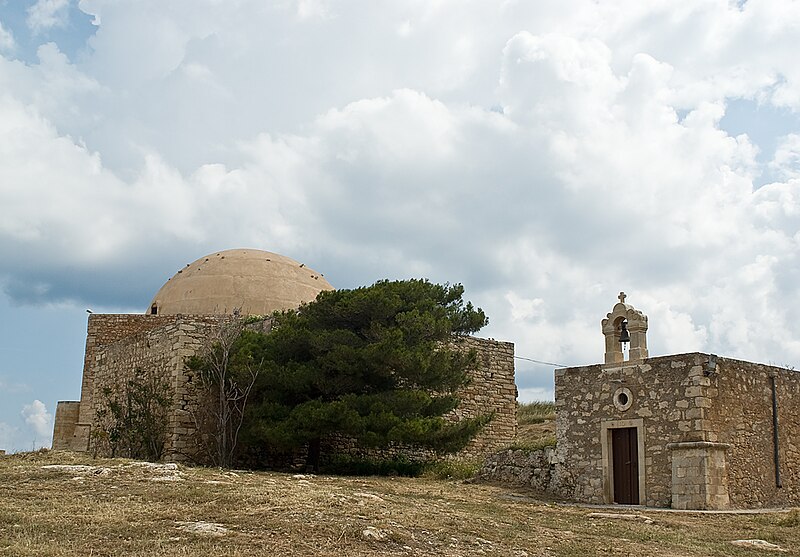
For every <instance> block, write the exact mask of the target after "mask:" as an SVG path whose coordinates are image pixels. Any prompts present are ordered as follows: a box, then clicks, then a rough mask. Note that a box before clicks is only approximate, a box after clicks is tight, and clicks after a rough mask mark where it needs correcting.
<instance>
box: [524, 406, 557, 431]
mask: <svg viewBox="0 0 800 557" xmlns="http://www.w3.org/2000/svg"><path fill="white" fill-rule="evenodd" d="M555 419H556V405H555V403H553V402H549V401H543V400H540V401H536V402H523V403H520V404H519V405H517V422H518V423H519V425H529V424H540V423H542V422H546V421H550V420H555Z"/></svg>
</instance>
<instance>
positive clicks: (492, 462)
mask: <svg viewBox="0 0 800 557" xmlns="http://www.w3.org/2000/svg"><path fill="white" fill-rule="evenodd" d="M557 462H558V457H557V454H556V448H555V447H544V448H542V449H538V450H528V449H503V450H501V451H498V452H496V453H494V454H491V455H489V456H488V457H487V458H486V460H485V461H484V463H483V466H482V467H481V469H480V470H479V471H478V474H477V479H479V480H485V481H494V482H501V483H506V484H512V485H522V486H525V487H530V488H531V489H534V490H536V491H539V492H542V493H546V494H548V495H550V496H552V495H556V496H558V495H560V494H561V493H562V492H563V480H562V479H561V477H560V476H559V473H560V471H561V470H562V469H563V468H562V467H559V466H557Z"/></svg>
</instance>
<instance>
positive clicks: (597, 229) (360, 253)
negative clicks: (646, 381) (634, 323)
mask: <svg viewBox="0 0 800 557" xmlns="http://www.w3.org/2000/svg"><path fill="white" fill-rule="evenodd" d="M37 5H39V4H37ZM42 5H43V6H44V4H42ZM52 5H55V4H52ZM80 6H81V7H82V8H83V9H85V10H86V11H88V12H92V13H93V14H94V15H95V16H96V18H97V21H102V24H101V25H100V27H99V28H98V31H97V34H96V35H95V36H94V37H93V38H92V39H91V41H90V42H91V44H90V46H91V48H90V49H89V50H88V51H87V53H86V55H85V57H84V58H82V59H80V60H77V61H70V60H68V59H67V58H66V57H65V56H64V55H63V54H62V53H61V51H60V50H59V49H58V47H57V46H55V45H45V46H42V47H41V48H40V49H39V60H38V62H37V63H34V64H28V65H26V64H24V63H22V62H17V61H9V60H6V59H3V58H0V90H2V91H3V94H2V96H0V161H2V164H0V216H2V218H0V239H1V240H2V241H0V246H2V247H0V255H2V258H0V275H4V276H6V277H8V280H9V284H11V286H10V287H9V288H10V289H11V290H12V293H14V294H15V296H16V297H17V299H31V298H35V299H39V300H41V299H45V300H51V299H76V298H77V299H92V300H94V299H97V297H100V296H103V300H104V301H105V302H109V301H116V303H120V302H119V300H120V299H121V298H124V302H125V303H127V302H129V301H131V303H142V304H144V303H146V302H147V299H149V295H150V294H151V293H152V292H151V291H150V290H151V289H153V288H157V286H158V282H159V281H160V280H161V277H158V276H154V275H156V274H157V273H158V272H160V271H156V269H159V270H160V269H163V267H164V265H165V264H166V265H169V266H170V269H169V270H172V266H175V267H177V266H179V265H180V264H182V263H184V262H186V261H189V260H191V259H192V258H193V257H194V256H200V255H202V253H205V252H207V251H211V250H213V249H218V248H222V247H232V246H243V245H253V246H261V247H264V248H266V249H272V250H275V251H282V252H284V253H286V254H288V255H291V256H294V257H308V256H313V257H315V258H316V260H317V261H319V264H318V265H317V267H320V269H319V270H321V271H323V272H325V273H326V276H327V277H328V278H330V279H331V280H332V282H333V283H334V284H338V285H340V286H355V285H357V284H363V283H368V282H371V281H372V280H375V279H378V278H382V277H385V276H391V277H403V276H412V275H417V276H419V275H425V276H429V277H430V278H431V279H433V280H439V281H445V280H449V281H462V282H464V283H465V285H466V287H467V294H468V297H470V298H472V299H473V300H475V301H476V302H477V303H479V305H482V306H483V307H484V309H486V310H487V312H488V313H489V315H490V318H491V326H490V328H489V329H488V330H487V332H486V334H487V335H490V336H494V337H497V338H507V339H509V340H513V341H515V342H516V343H517V353H518V354H520V355H524V356H528V357H532V358H536V359H541V360H545V361H554V362H559V363H567V364H573V363H574V364H582V363H591V362H595V361H599V360H600V359H602V351H603V345H602V335H601V334H600V329H599V323H600V319H602V317H603V316H604V315H605V313H606V312H608V311H609V310H610V309H611V306H612V305H613V303H614V301H615V300H616V295H617V292H618V291H619V290H621V289H624V290H626V291H628V293H629V295H630V298H629V301H631V302H632V303H633V304H634V305H635V306H637V307H639V308H640V309H642V310H644V311H645V313H648V314H649V315H650V326H651V334H650V337H649V340H650V347H651V353H653V354H663V353H666V352H671V351H686V350H695V349H702V350H710V351H715V352H718V353H720V354H728V355H733V356H739V357H744V358H750V359H760V360H763V361H770V360H772V361H786V362H789V363H790V362H791V361H792V359H797V358H800V347H799V346H798V343H797V341H794V340H793V339H794V338H798V336H800V328H799V327H800V326H799V325H798V323H800V319H798V317H800V315H798V314H797V312H798V310H796V309H794V308H798V307H800V298H798V296H799V295H798V294H797V293H796V292H795V291H796V288H795V286H794V285H795V284H796V283H797V278H798V276H800V259H798V256H797V253H800V252H799V251H798V249H797V248H798V242H800V211H799V210H798V207H799V206H800V200H798V193H797V192H798V187H800V186H798V179H800V178H798V170H797V164H798V163H797V157H798V153H799V152H800V148H798V145H797V142H798V140H797V137H798V135H800V131H798V133H792V134H790V135H788V136H786V137H785V139H784V140H783V141H782V143H780V145H779V147H778V149H777V151H776V153H775V154H774V156H773V155H772V154H769V156H768V157H767V158H772V163H771V164H770V166H769V170H771V172H772V174H771V175H773V176H775V177H776V179H777V180H778V181H776V182H775V183H772V184H768V185H766V186H763V187H761V188H758V189H755V188H754V187H753V180H754V178H755V177H757V176H758V175H759V174H760V173H761V172H762V171H763V170H765V169H764V168H762V166H761V165H760V163H759V162H758V160H757V156H756V155H757V149H756V147H755V146H754V145H753V144H752V143H751V141H750V140H749V138H748V137H747V136H746V135H741V136H739V137H730V136H728V135H727V134H726V133H725V132H724V131H723V130H721V129H720V120H721V119H722V118H723V116H724V113H725V109H726V105H727V103H728V101H729V100H730V99H731V98H745V99H752V100H757V101H758V102H761V103H764V104H768V105H770V106H786V107H791V108H793V109H795V110H797V109H800V100H798V99H800V73H799V72H800V70H799V69H798V66H797V64H796V44H795V42H796V40H795V39H796V37H794V35H796V28H797V25H798V23H800V8H798V5H797V3H791V2H783V1H778V0H774V1H762V2H752V1H751V2H747V3H746V4H745V5H744V6H743V7H742V8H741V9H739V8H737V7H736V6H735V5H733V4H732V3H727V2H718V1H711V0H709V1H704V2H696V1H694V0H692V1H678V2H670V3H662V4H657V5H653V4H648V3H641V2H634V1H629V2H623V3H621V4H620V3H614V4H611V3H605V4H600V5H598V4H596V3H592V2H584V1H580V0H573V1H565V2H560V3H553V4H549V5H547V6H543V5H541V3H527V2H506V3H503V4H502V5H498V4H496V3H495V4H493V3H487V4H485V5H484V4H481V5H475V4H471V5H470V6H469V7H468V8H465V7H464V6H463V5H462V4H461V3H457V2H453V1H442V2H428V1H426V2H423V1H421V0H419V1H410V2H405V3H397V2H388V1H387V2H381V1H376V2H364V3H359V2H354V3H348V4H337V5H335V9H334V4H329V3H327V2H320V1H316V2H312V1H298V2H283V3H275V4H269V5H265V4H264V3H263V2H259V1H256V0H241V1H240V2H238V3H237V8H236V9H230V7H229V6H228V5H227V4H226V3H225V2H219V1H217V0H192V1H188V0H176V1H175V2H168V3H164V2H160V1H156V0H138V1H136V2H132V1H127V0H122V1H119V2H114V3H107V2H97V1H94V0H83V1H82V2H81V4H80ZM54 13H57V10H56V11H55V12H54ZM154 14H156V15H154ZM343 37H346V38H347V40H342V38H343ZM42 200H47V202H43V201H42ZM20 254H22V255H20ZM165 262H171V263H165ZM65 269H66V270H68V271H69V272H65ZM163 278H166V276H165V277H163ZM26 297H27V298H26ZM139 299H141V300H142V301H140V302H137V301H136V300H139ZM524 373H528V372H527V371H524ZM534 375H536V374H535V373H534V372H533V371H531V372H530V377H531V379H530V380H529V379H525V380H526V381H540V379H539V378H538V377H539V376H538V375H536V377H537V378H536V379H533V377H534ZM541 381H549V379H542V380H541ZM540 387H541V388H547V387H545V386H542V385H539V386H530V387H526V388H540Z"/></svg>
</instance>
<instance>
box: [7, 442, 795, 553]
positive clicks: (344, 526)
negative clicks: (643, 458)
mask: <svg viewBox="0 0 800 557" xmlns="http://www.w3.org/2000/svg"><path fill="white" fill-rule="evenodd" d="M742 540H761V541H758V542H752V543H749V544H747V543H743V542H742ZM733 542H738V544H735V543H733ZM798 548H800V512H799V511H797V510H794V511H787V512H779V513H762V514H748V515H737V514H700V513H670V512H661V511H655V510H650V509H635V510H632V509H596V508H595V509H589V508H582V507H576V506H568V505H557V504H554V503H552V502H548V501H546V500H542V499H540V498H538V497H537V496H536V495H535V494H533V493H530V492H526V491H525V490H522V489H517V488H509V487H501V486H493V485H481V484H473V483H465V482H462V481H445V480H434V479H425V478H418V479H409V478H374V477H370V478H353V477H345V478H342V477H332V476H309V475H291V474H276V473H250V472H232V471H223V470H217V469H207V468H186V467H183V466H176V465H171V464H167V465H156V464H149V463H141V462H133V461H129V460H119V459H118V460H99V459H98V460H92V459H91V458H90V457H88V456H86V455H77V454H71V453H56V452H39V453H24V454H18V455H11V456H6V457H0V555H3V556H6V555H7V556H14V557H18V556H20V557H22V556H43V557H47V556H53V557H61V556H72V555H76V556H77V555H81V556H122V555H126V556H128V555H141V556H144V555H148V556H151V555H155V556H160V555H164V556H166V555H192V556H202V555H213V556H215V557H223V556H238V555H241V556H245V555H247V556H267V555H270V556H271V555H290V556H291V555H331V556H332V555H337V556H338V555H348V556H351V555H352V556H361V555H408V556H413V555H420V556H422V555H425V556H428V555H430V556H433V555H444V556H471V555H503V556H518V557H523V556H539V555H542V556H543V555H559V556H568V555H580V556H582V557H583V556H586V555H600V554H603V555H605V554H613V555H637V556H667V555H669V556H673V555H742V556H744V555H766V554H773V552H774V554H784V555H791V554H798V553H797V551H798Z"/></svg>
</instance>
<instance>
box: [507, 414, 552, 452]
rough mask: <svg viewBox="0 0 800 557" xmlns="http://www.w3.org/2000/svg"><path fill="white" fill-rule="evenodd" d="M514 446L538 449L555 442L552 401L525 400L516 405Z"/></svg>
mask: <svg viewBox="0 0 800 557" xmlns="http://www.w3.org/2000/svg"><path fill="white" fill-rule="evenodd" d="M517 424H518V427H517V439H516V441H515V442H514V447H516V448H521V449H532V450H536V449H540V448H542V447H547V446H554V445H555V444H556V409H555V404H553V403H552V402H527V403H522V404H519V405H518V406H517Z"/></svg>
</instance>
